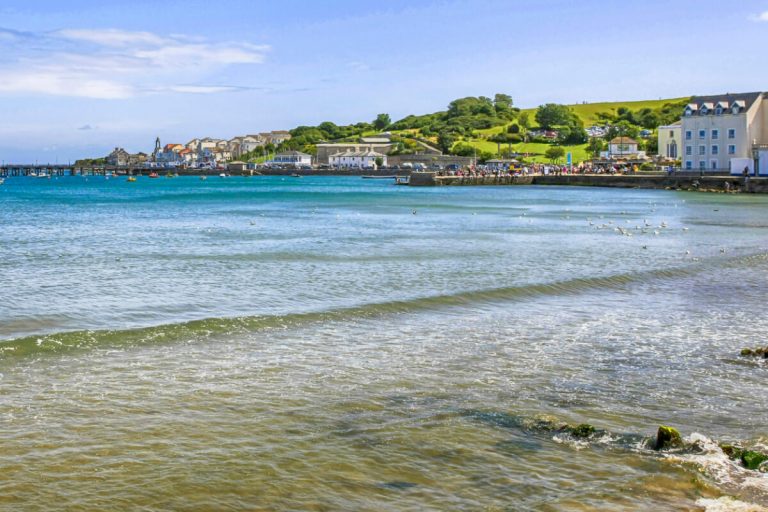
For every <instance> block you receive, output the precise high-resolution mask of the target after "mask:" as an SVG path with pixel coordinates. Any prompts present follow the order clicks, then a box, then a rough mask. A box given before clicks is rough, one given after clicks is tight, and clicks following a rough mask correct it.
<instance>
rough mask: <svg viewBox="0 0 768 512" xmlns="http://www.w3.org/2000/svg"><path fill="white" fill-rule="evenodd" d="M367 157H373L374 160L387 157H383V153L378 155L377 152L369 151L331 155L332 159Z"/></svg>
mask: <svg viewBox="0 0 768 512" xmlns="http://www.w3.org/2000/svg"><path fill="white" fill-rule="evenodd" d="M366 156H369V157H370V156H372V157H374V158H378V157H384V156H386V155H383V154H381V153H377V152H376V151H372V150H367V151H352V150H347V151H344V152H340V153H336V154H334V155H331V158H334V157H335V158H339V157H366Z"/></svg>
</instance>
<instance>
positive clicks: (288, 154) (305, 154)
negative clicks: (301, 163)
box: [275, 151, 312, 157]
mask: <svg viewBox="0 0 768 512" xmlns="http://www.w3.org/2000/svg"><path fill="white" fill-rule="evenodd" d="M278 156H309V157H311V156H312V155H310V154H308V153H302V152H301V151H284V152H282V153H278V154H277V155H275V157H278Z"/></svg>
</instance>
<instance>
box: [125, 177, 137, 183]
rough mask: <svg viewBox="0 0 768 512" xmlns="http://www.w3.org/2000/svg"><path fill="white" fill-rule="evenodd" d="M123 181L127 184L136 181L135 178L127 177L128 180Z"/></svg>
mask: <svg viewBox="0 0 768 512" xmlns="http://www.w3.org/2000/svg"><path fill="white" fill-rule="evenodd" d="M125 181H127V182H129V183H132V182H134V181H136V178H135V177H134V176H128V179H127V180H125Z"/></svg>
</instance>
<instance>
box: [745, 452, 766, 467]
mask: <svg viewBox="0 0 768 512" xmlns="http://www.w3.org/2000/svg"><path fill="white" fill-rule="evenodd" d="M766 461H768V455H766V454H764V453H760V452H755V451H752V450H744V451H743V452H742V454H741V463H742V464H744V467H745V468H747V469H755V470H756V469H760V465H761V464H762V463H763V462H766Z"/></svg>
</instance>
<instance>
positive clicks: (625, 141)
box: [610, 137, 637, 144]
mask: <svg viewBox="0 0 768 512" xmlns="http://www.w3.org/2000/svg"><path fill="white" fill-rule="evenodd" d="M610 144H637V141H636V140H635V139H630V138H629V137H616V138H615V139H613V140H612V141H611V142H610Z"/></svg>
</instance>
